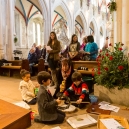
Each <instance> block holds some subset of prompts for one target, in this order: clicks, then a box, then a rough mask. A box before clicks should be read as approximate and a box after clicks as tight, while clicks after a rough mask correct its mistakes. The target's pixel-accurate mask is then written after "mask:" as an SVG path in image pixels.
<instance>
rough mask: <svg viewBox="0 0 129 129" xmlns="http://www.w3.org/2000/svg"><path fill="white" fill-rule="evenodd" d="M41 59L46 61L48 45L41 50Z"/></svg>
mask: <svg viewBox="0 0 129 129" xmlns="http://www.w3.org/2000/svg"><path fill="white" fill-rule="evenodd" d="M41 57H42V58H43V59H44V60H45V59H46V45H44V47H43V49H42V50H41Z"/></svg>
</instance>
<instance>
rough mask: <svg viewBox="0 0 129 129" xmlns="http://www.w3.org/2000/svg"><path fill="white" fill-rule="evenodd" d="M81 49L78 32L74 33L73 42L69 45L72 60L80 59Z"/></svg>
mask: <svg viewBox="0 0 129 129" xmlns="http://www.w3.org/2000/svg"><path fill="white" fill-rule="evenodd" d="M79 50H80V43H79V42H78V38H77V35H76V34H73V35H72V39H71V43H70V45H69V50H68V51H69V52H68V54H69V57H70V59H71V60H79V57H78V53H79Z"/></svg>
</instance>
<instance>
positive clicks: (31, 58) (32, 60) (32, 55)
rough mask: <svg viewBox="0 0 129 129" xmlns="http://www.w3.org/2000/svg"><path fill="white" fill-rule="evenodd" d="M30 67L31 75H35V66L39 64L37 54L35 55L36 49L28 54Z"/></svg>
mask: <svg viewBox="0 0 129 129" xmlns="http://www.w3.org/2000/svg"><path fill="white" fill-rule="evenodd" d="M28 60H29V66H30V73H31V75H33V66H34V65H35V64H36V63H38V59H37V54H36V53H35V50H34V49H31V50H30V51H29V54H28Z"/></svg>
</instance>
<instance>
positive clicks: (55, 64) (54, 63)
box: [48, 58, 58, 70]
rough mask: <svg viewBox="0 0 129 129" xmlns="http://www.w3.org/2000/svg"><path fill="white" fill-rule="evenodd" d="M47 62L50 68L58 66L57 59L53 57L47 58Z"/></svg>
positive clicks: (53, 68)
mask: <svg viewBox="0 0 129 129" xmlns="http://www.w3.org/2000/svg"><path fill="white" fill-rule="evenodd" d="M48 64H49V67H50V68H51V70H56V68H57V67H58V61H54V59H53V58H52V59H48Z"/></svg>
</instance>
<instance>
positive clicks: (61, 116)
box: [43, 110, 65, 124]
mask: <svg viewBox="0 0 129 129" xmlns="http://www.w3.org/2000/svg"><path fill="white" fill-rule="evenodd" d="M57 113H58V116H57V119H56V120H53V121H43V123H44V124H61V123H62V122H63V121H64V119H65V113H64V112H62V111H60V110H57Z"/></svg>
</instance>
